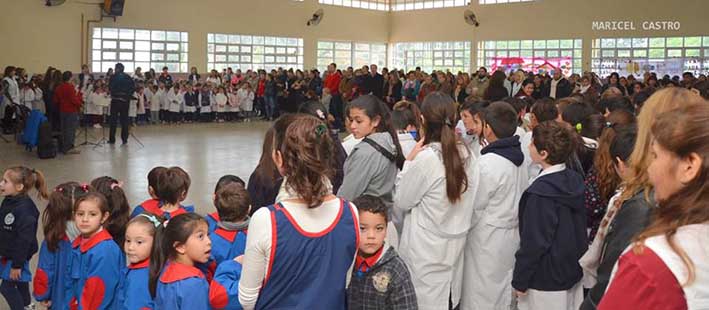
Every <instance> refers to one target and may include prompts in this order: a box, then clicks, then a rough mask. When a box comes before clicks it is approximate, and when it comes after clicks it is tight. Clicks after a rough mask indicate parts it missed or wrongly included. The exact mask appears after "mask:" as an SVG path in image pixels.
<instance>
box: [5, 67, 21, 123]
mask: <svg viewBox="0 0 709 310" xmlns="http://www.w3.org/2000/svg"><path fill="white" fill-rule="evenodd" d="M16 71H17V69H16V68H15V67H13V66H7V67H5V74H4V75H3V79H2V87H0V89H2V90H3V93H2V94H0V95H2V96H4V100H2V101H0V119H2V121H3V124H2V125H3V127H5V126H9V125H8V124H6V123H5V121H6V120H5V118H6V117H5V107H6V106H11V105H15V104H20V88H19V87H18V84H17V78H16ZM13 109H14V108H13ZM12 111H14V110H12ZM12 114H14V112H12V113H11V114H9V115H8V117H12ZM10 120H11V119H10ZM5 129H6V128H3V130H5Z"/></svg>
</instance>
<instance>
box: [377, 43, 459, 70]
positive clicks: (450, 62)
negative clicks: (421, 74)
mask: <svg viewBox="0 0 709 310" xmlns="http://www.w3.org/2000/svg"><path fill="white" fill-rule="evenodd" d="M389 66H390V67H391V68H396V69H404V71H409V70H414V69H415V68H416V67H421V69H422V70H423V71H426V72H432V71H434V70H443V71H445V70H451V72H458V71H464V72H468V71H469V70H470V42H468V41H455V42H403V43H393V44H392V52H391V62H390V64H389Z"/></svg>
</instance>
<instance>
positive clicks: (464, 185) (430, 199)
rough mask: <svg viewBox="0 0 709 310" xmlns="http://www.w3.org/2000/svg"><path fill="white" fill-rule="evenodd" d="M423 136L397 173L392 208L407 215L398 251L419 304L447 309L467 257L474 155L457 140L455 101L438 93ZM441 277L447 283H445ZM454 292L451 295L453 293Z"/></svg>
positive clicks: (429, 100) (426, 104)
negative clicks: (461, 265) (398, 173)
mask: <svg viewBox="0 0 709 310" xmlns="http://www.w3.org/2000/svg"><path fill="white" fill-rule="evenodd" d="M421 112H422V115H423V124H422V127H423V132H424V134H423V138H422V139H421V140H420V141H419V142H418V144H417V145H416V147H415V148H414V150H413V151H412V152H411V154H409V156H408V158H407V159H406V162H405V163H404V167H403V169H402V171H401V174H400V175H399V176H398V177H397V182H396V196H395V197H394V207H395V209H396V211H398V212H403V213H404V224H403V231H402V234H401V241H400V244H399V253H400V255H401V257H402V259H403V260H404V261H405V262H406V264H407V265H408V266H409V268H410V271H411V279H412V281H413V283H414V287H415V288H416V293H417V294H416V295H417V298H418V304H419V308H421V309H447V308H448V305H449V297H450V298H452V302H453V305H457V304H458V303H459V298H460V291H456V288H460V287H461V281H460V277H457V276H456V274H459V273H461V272H462V270H459V269H457V268H456V265H458V263H459V258H460V257H461V256H462V255H463V248H464V246H465V238H466V234H467V232H468V230H469V229H470V226H471V223H472V208H471V204H472V199H473V197H472V195H470V192H469V191H468V190H467V189H468V177H469V176H470V175H472V166H473V163H472V160H473V156H472V153H471V152H470V150H469V149H468V148H467V147H466V146H465V145H464V144H463V143H462V142H459V141H458V139H457V135H456V133H455V124H456V110H455V106H454V104H453V99H452V98H451V97H450V96H449V95H447V94H443V93H440V92H434V93H431V94H429V95H428V96H426V98H425V99H424V101H423V104H422V106H421ZM441 281H443V282H441ZM451 294H452V295H451Z"/></svg>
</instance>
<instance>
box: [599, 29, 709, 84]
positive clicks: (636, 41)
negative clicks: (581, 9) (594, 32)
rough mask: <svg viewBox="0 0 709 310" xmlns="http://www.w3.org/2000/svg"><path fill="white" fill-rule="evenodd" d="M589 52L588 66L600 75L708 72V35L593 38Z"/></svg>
mask: <svg viewBox="0 0 709 310" xmlns="http://www.w3.org/2000/svg"><path fill="white" fill-rule="evenodd" d="M591 53H592V57H591V68H592V70H593V71H594V72H597V73H598V74H600V75H601V76H608V75H610V74H611V73H613V72H618V73H619V74H621V75H629V74H634V75H638V76H639V75H641V74H643V73H644V72H645V71H653V72H657V73H658V74H660V75H664V74H669V75H681V74H682V73H683V72H693V73H694V74H700V73H706V72H707V71H709V37H708V36H705V37H701V36H693V37H636V38H599V39H594V40H593V45H592V49H591Z"/></svg>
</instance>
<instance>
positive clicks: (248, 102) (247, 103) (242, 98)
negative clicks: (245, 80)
mask: <svg viewBox="0 0 709 310" xmlns="http://www.w3.org/2000/svg"><path fill="white" fill-rule="evenodd" d="M236 97H237V98H238V100H239V108H240V109H241V110H242V111H246V112H251V110H253V109H254V92H252V91H249V90H246V89H243V88H241V89H239V91H238V92H236Z"/></svg>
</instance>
